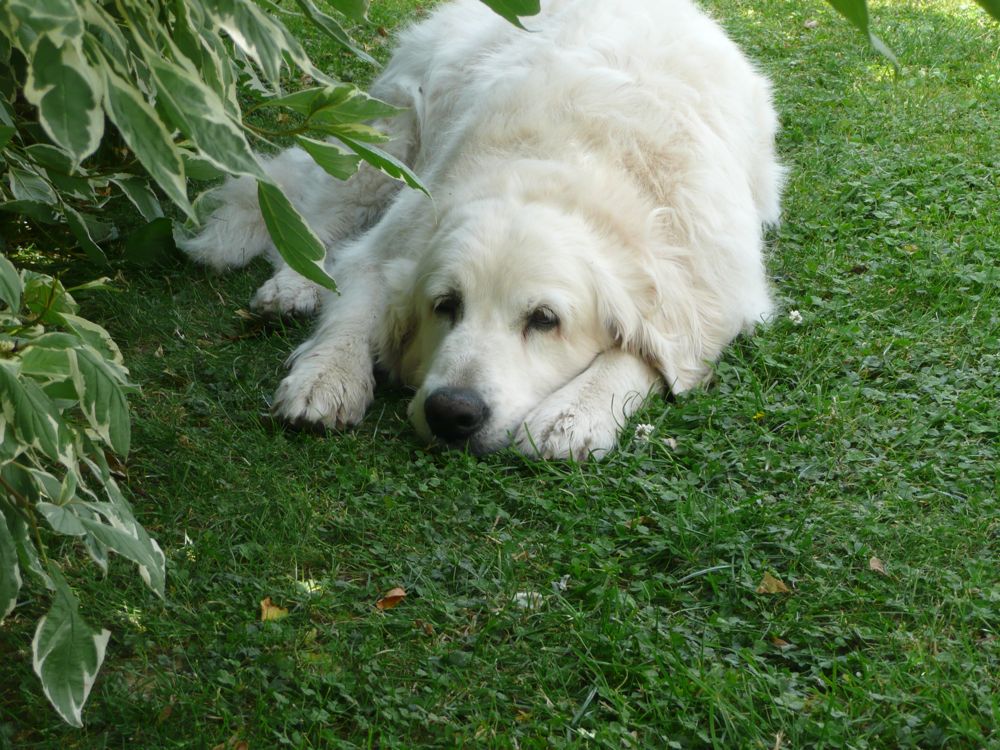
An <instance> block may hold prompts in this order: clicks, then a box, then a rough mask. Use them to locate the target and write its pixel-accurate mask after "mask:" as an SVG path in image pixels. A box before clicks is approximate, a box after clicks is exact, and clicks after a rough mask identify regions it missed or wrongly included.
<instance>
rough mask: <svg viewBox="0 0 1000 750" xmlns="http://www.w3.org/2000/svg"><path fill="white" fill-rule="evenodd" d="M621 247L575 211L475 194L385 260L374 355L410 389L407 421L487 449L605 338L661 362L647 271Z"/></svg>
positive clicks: (656, 304) (605, 345) (654, 293)
mask: <svg viewBox="0 0 1000 750" xmlns="http://www.w3.org/2000/svg"><path fill="white" fill-rule="evenodd" d="M625 244H627V243H626V242H625V240H624V239H623V238H622V236H620V233H616V232H615V231H613V229H612V228H610V227H607V226H602V225H600V224H598V223H595V222H594V218H593V217H592V216H585V215H584V214H582V213H580V212H572V211H566V210H563V209H562V208H559V207H554V206H552V205H545V204H540V203H534V204H527V205H526V204H524V203H518V204H517V205H512V204H511V203H510V202H508V201H501V200H480V201H470V202H469V203H467V204H465V205H464V206H463V207H462V208H461V210H456V211H455V212H453V213H452V214H451V215H449V216H447V217H444V218H443V219H442V221H441V222H440V223H439V224H438V226H437V228H436V230H435V233H434V236H433V238H432V239H431V240H430V241H429V242H428V243H427V248H426V251H425V252H424V253H423V254H422V255H421V256H420V257H418V258H416V259H410V258H407V259H403V260H396V261H393V262H392V264H390V266H389V268H388V269H387V279H388V286H389V305H388V312H387V314H386V319H385V324H384V326H383V335H382V341H381V349H382V358H383V361H385V362H386V363H388V364H389V365H390V366H391V367H393V369H395V370H396V372H397V374H398V375H399V376H400V377H401V379H402V380H403V381H404V382H406V383H408V384H410V385H412V386H414V387H416V388H417V392H416V395H415V397H414V399H413V401H412V403H411V405H410V410H409V413H410V418H411V421H412V422H413V424H414V426H415V427H416V429H417V431H418V432H419V433H420V434H421V435H422V436H424V437H425V438H428V439H430V438H436V439H437V440H439V441H441V442H443V443H445V444H449V445H468V446H469V448H470V449H471V450H473V451H474V452H477V453H486V452H489V451H493V450H497V449H499V448H502V447H504V446H506V445H507V444H508V443H509V442H510V438H511V436H512V434H513V433H514V432H515V431H516V430H517V429H518V427H519V426H520V425H521V424H522V422H523V421H524V419H525V417H526V416H527V415H528V414H529V413H530V412H531V410H532V409H533V408H534V407H536V406H537V405H539V404H540V403H541V402H542V401H543V400H544V399H545V398H546V397H547V396H549V395H550V394H552V393H553V392H555V391H556V390H557V389H559V388H560V387H561V386H563V385H565V384H567V383H569V382H570V381H571V380H572V379H573V378H574V377H576V376H577V375H578V374H580V373H581V372H582V371H583V370H585V369H586V368H587V367H588V365H590V363H591V362H592V361H593V360H594V358H595V357H596V356H597V355H598V354H600V353H601V352H603V351H606V350H607V349H609V348H611V347H622V348H624V349H626V350H629V351H632V352H633V353H635V354H636V355H638V356H640V357H643V358H645V359H647V360H648V361H650V362H651V363H653V364H654V365H655V366H661V365H663V360H664V353H665V350H667V349H669V348H670V346H671V343H670V342H665V341H664V340H663V337H662V336H660V335H659V334H658V333H657V332H656V330H655V328H653V327H651V326H650V323H651V322H652V321H653V320H654V319H657V318H662V312H657V311H660V310H661V308H662V305H661V304H660V299H659V297H660V292H659V289H658V286H657V281H656V279H655V278H654V276H653V274H652V273H651V271H650V266H651V264H650V263H647V262H643V261H644V260H648V259H643V258H638V257H636V255H637V253H638V252H639V250H638V249H637V248H634V247H626V246H625ZM691 326H692V324H690V323H687V324H685V325H684V326H682V328H686V333H690V332H691ZM660 369H661V371H662V372H665V373H667V372H669V371H668V370H666V369H665V368H664V367H662V366H661V367H660Z"/></svg>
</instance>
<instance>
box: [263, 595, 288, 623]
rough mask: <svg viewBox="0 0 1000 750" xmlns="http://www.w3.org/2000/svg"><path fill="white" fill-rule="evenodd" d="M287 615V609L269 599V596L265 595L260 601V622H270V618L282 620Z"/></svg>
mask: <svg viewBox="0 0 1000 750" xmlns="http://www.w3.org/2000/svg"><path fill="white" fill-rule="evenodd" d="M286 617H288V610H287V609H285V608H284V607H279V606H278V605H277V604H275V603H274V602H272V601H271V597H269V596H265V597H264V598H263V599H262V600H261V602H260V620H261V622H270V621H272V620H283V619H284V618H286Z"/></svg>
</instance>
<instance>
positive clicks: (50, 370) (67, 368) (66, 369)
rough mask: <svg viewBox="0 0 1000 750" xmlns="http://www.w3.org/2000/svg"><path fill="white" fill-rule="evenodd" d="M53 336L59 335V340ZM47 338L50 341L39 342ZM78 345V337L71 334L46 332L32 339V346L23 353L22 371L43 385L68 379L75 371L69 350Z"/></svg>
mask: <svg viewBox="0 0 1000 750" xmlns="http://www.w3.org/2000/svg"><path fill="white" fill-rule="evenodd" d="M52 337H58V340H57V341H52V340H51V338H52ZM46 338H49V339H50V341H48V342H46V344H40V343H39V342H41V341H42V339H46ZM77 345H78V342H77V339H76V338H75V337H73V336H70V335H69V334H66V333H49V334H46V335H45V336H42V337H41V338H39V339H36V340H35V341H32V342H31V346H29V347H28V348H27V349H26V350H25V352H24V354H23V355H21V373H22V374H24V375H28V376H30V377H32V378H34V379H35V380H38V381H40V382H41V383H42V384H43V385H44V384H46V383H52V382H58V381H61V380H67V379H69V378H70V376H71V375H72V373H73V364H72V362H71V361H70V355H69V351H68V350H69V349H71V348H73V347H74V346H77ZM50 347H52V348H50Z"/></svg>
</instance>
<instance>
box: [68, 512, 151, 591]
mask: <svg viewBox="0 0 1000 750" xmlns="http://www.w3.org/2000/svg"><path fill="white" fill-rule="evenodd" d="M85 505H86V507H88V508H90V509H92V510H96V511H98V512H100V514H101V515H102V516H104V517H105V518H106V519H107V520H108V522H109V523H110V524H111V525H110V526H109V525H108V524H105V523H101V522H100V521H97V520H94V519H93V518H87V517H85V516H80V523H82V524H83V526H84V528H86V530H87V533H88V534H92V535H93V536H94V537H95V538H96V539H97V540H98V541H99V542H100V543H101V544H103V545H104V546H105V547H107V548H108V549H109V550H111V551H112V552H116V553H118V554H119V555H121V556H122V557H124V558H126V559H128V560H131V561H132V562H134V563H135V564H136V565H138V566H139V575H141V576H142V580H143V581H145V582H146V585H147V586H149V588H150V589H152V590H153V592H154V593H155V594H157V595H158V596H160V597H161V598H162V597H163V596H164V593H165V590H166V575H167V569H166V557H165V556H164V554H163V550H161V549H160V545H158V544H157V543H156V542H155V541H154V540H153V539H150V537H149V534H147V533H146V530H145V529H143V528H142V526H141V525H139V523H138V522H137V521H136V520H135V519H134V518H133V517H132V514H131V513H130V512H129V511H128V509H127V508H125V507H123V506H120V505H117V504H114V503H85Z"/></svg>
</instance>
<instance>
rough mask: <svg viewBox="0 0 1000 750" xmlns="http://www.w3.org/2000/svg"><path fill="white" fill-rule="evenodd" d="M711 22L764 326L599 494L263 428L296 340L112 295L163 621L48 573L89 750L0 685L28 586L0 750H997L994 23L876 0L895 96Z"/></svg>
mask: <svg viewBox="0 0 1000 750" xmlns="http://www.w3.org/2000/svg"><path fill="white" fill-rule="evenodd" d="M421 5H429V3H423V4H421V3H417V2H412V0H394V2H385V3H380V2H379V0H375V2H374V12H373V16H374V20H375V23H374V26H381V27H389V28H391V27H392V26H394V25H396V24H397V23H399V22H401V21H402V20H404V19H405V18H406V17H409V16H411V15H412V14H413V13H414V12H419V9H420V7H421ZM709 5H710V6H711V8H712V12H713V13H714V14H715V15H716V16H717V17H718V18H719V19H721V21H722V22H723V24H724V25H725V26H726V28H727V29H728V30H729V31H730V32H731V33H732V34H733V36H734V37H736V38H737V39H738V40H739V41H740V42H741V44H742V45H743V46H744V47H745V48H746V49H747V51H748V52H749V53H750V54H751V55H752V56H753V57H754V58H755V59H757V60H758V61H759V62H760V64H761V66H762V67H763V68H764V69H765V70H766V71H767V72H768V73H769V74H770V75H771V76H772V77H773V79H774V81H775V83H776V87H777V98H778V104H779V109H780V111H781V113H782V119H783V123H784V129H783V133H782V136H781V151H782V153H783V156H784V159H785V161H786V162H787V163H788V164H789V165H790V166H791V168H792V172H791V179H790V182H789V185H788V189H787V195H786V201H785V223H784V225H783V226H782V228H781V229H780V230H779V231H777V232H776V233H774V235H773V237H772V238H771V248H772V249H771V253H770V268H771V271H772V274H773V277H774V280H775V288H776V292H777V296H778V298H779V299H780V301H781V304H782V307H783V310H784V312H783V313H782V314H781V315H780V316H779V318H778V319H777V321H776V322H774V323H773V324H772V325H770V326H769V327H767V328H765V329H763V330H761V331H760V333H759V334H758V335H757V336H755V337H754V338H752V339H748V340H741V341H739V342H737V344H736V345H735V346H734V347H733V348H732V349H731V350H730V351H729V352H728V353H727V355H726V356H725V357H724V359H723V361H722V362H720V363H719V365H718V367H717V377H716V380H715V383H714V384H713V385H712V386H711V387H710V388H708V389H707V390H705V391H703V392H699V393H695V394H692V395H690V396H689V397H685V398H682V399H679V400H678V401H677V402H675V403H665V402H662V401H658V402H656V403H653V404H650V405H649V406H648V407H647V408H646V409H645V410H644V411H643V412H642V413H641V414H640V415H639V416H638V418H637V419H636V423H640V422H641V423H649V424H652V425H653V426H654V430H653V432H652V435H651V436H650V438H649V439H648V440H641V439H638V438H635V437H633V433H634V429H632V428H629V429H627V430H626V433H625V435H626V437H625V440H624V445H623V447H622V449H621V450H619V451H617V452H615V453H614V454H612V455H611V456H610V457H609V458H608V459H607V460H606V461H605V462H603V463H598V464H587V465H571V464H566V463H538V462H528V461H525V460H522V459H520V458H518V457H516V456H514V455H511V454H500V455H495V456H490V457H487V458H475V457H472V456H468V455H464V454H461V453H442V452H438V451H436V450H429V449H427V448H426V447H425V446H423V445H422V444H420V443H419V442H418V441H417V440H416V438H415V436H414V433H413V431H412V430H411V428H410V427H409V426H408V425H407V423H406V419H405V406H406V394H405V393H403V392H399V391H392V390H390V391H383V392H382V393H381V394H380V395H379V397H378V400H377V401H376V403H375V405H374V407H373V408H372V410H371V412H370V414H369V416H368V418H367V419H366V420H365V422H364V423H363V424H362V425H361V426H360V427H359V428H358V429H357V430H355V431H353V432H351V433H348V434H344V435H335V436H328V437H318V436H315V435H307V434H285V433H281V432H274V431H271V430H268V429H266V428H265V427H264V426H263V425H262V423H261V421H260V419H259V415H260V413H261V412H262V411H263V410H264V409H265V399H266V398H267V397H268V396H269V394H270V393H271V391H272V389H273V388H274V386H275V385H276V383H277V382H278V379H279V378H280V376H281V373H282V370H283V367H282V359H283V358H284V356H285V355H286V354H287V353H288V352H289V351H290V349H291V348H292V347H293V346H294V345H295V344H296V343H298V342H299V341H301V340H302V339H303V338H304V337H305V335H306V332H307V330H308V325H307V324H290V325H287V326H286V327H282V326H277V327H270V328H261V327H259V326H256V325H253V324H251V323H247V322H246V321H244V320H242V319H241V318H240V317H239V316H237V314H236V311H237V310H238V309H240V308H242V307H244V306H245V304H246V300H247V299H248V298H249V296H250V294H251V292H252V291H253V289H254V288H255V286H256V285H257V284H258V283H260V282H261V281H262V280H263V279H264V278H266V275H267V269H266V268H265V267H264V266H263V265H257V266H253V267H252V268H251V269H249V270H248V271H246V272H243V273H238V274H234V275H231V276H225V277H220V276H215V275H212V274H210V273H208V272H206V271H204V270H202V269H199V268H194V267H191V266H188V265H185V264H182V263H178V264H176V265H174V266H172V267H170V268H169V269H167V270H165V271H162V272H156V273H150V272H140V271H136V270H127V269H126V270H125V271H124V273H123V274H122V275H121V277H120V286H121V288H122V290H123V293H121V294H118V295H109V296H105V297H100V298H97V297H91V298H90V299H88V300H87V304H86V309H85V312H86V313H87V314H88V315H90V316H92V317H94V318H95V319H96V320H99V321H103V322H105V323H106V325H107V326H108V327H109V329H110V330H111V331H112V333H113V334H114V336H115V337H116V339H117V340H118V341H119V342H120V344H121V345H122V348H123V350H124V352H125V357H126V361H127V363H128V365H129V366H130V368H131V370H132V374H133V376H134V379H135V380H136V381H137V382H139V383H141V384H142V393H141V395H139V396H137V397H134V398H133V399H132V407H133V411H134V437H133V445H134V450H133V453H132V454H131V455H130V456H129V460H128V466H127V470H126V471H127V479H126V481H125V484H126V485H127V487H128V488H129V490H130V493H131V496H132V498H133V502H134V505H135V509H136V513H137V515H138V517H139V518H140V520H141V521H142V522H143V523H144V524H145V525H146V528H147V529H148V530H149V531H150V533H151V534H152V535H153V536H154V537H156V538H157V539H158V540H159V542H160V544H161V545H162V547H163V549H164V551H165V552H166V554H167V558H168V564H169V570H168V598H167V600H166V602H160V601H158V600H157V599H156V598H155V597H154V596H153V595H152V594H150V593H149V592H148V591H147V590H146V589H145V588H144V587H143V585H142V584H141V582H140V581H139V579H138V576H137V575H135V571H134V569H133V568H132V566H131V565H129V564H128V563H126V562H124V561H121V560H118V561H116V562H115V563H114V564H113V565H112V570H111V574H110V576H109V579H108V580H107V581H103V582H102V581H96V580H94V571H93V566H92V565H90V564H88V563H87V561H86V560H85V559H84V558H83V557H81V556H77V555H75V554H70V556H69V557H68V561H67V563H66V568H65V569H66V573H67V577H68V578H69V580H70V581H71V582H72V583H73V584H74V586H75V587H76V589H77V590H78V592H79V594H80V598H81V599H82V600H83V602H84V607H85V612H84V614H85V616H86V617H87V618H88V620H89V621H90V622H91V623H93V624H94V625H103V626H105V627H108V628H110V629H111V630H112V632H113V636H112V639H111V643H110V645H109V648H108V658H107V661H106V663H105V667H104V670H103V672H102V674H101V676H100V678H99V680H98V682H97V685H96V687H95V689H94V692H93V694H92V696H91V698H90V702H89V704H88V706H87V709H86V711H85V713H84V718H85V721H86V722H87V726H86V728H85V729H84V730H72V729H69V728H67V727H65V726H63V725H61V724H60V723H59V722H58V720H57V718H56V716H55V714H54V713H53V712H52V711H51V709H50V708H49V706H48V704H47V702H46V700H45V698H44V696H43V695H42V692H41V689H40V686H39V683H38V681H37V679H36V678H35V676H34V674H33V673H32V671H31V659H30V648H29V643H30V639H31V635H32V631H33V627H34V623H35V622H36V621H37V618H38V617H39V616H40V615H41V614H42V613H43V612H44V611H45V609H46V607H47V597H46V596H45V595H43V594H41V593H40V592H38V591H34V594H33V595H34V597H35V598H31V596H30V595H29V597H28V599H27V601H24V602H22V604H21V606H19V607H18V609H17V610H15V613H14V614H13V615H12V616H11V617H10V618H8V620H7V623H6V624H5V626H4V628H3V630H0V748H53V749H54V748H142V749H145V748H214V747H220V748H232V749H233V750H235V749H236V748H251V749H257V748H274V747H282V746H290V747H377V748H412V747H421V746H427V747H429V746H435V747H458V746H467V747H524V748H528V747H552V746H555V747H562V746H574V747H576V746H580V747H590V746H593V747H607V748H631V747H634V748H664V747H678V748H687V747H718V748H764V749H767V750H770V749H771V748H807V747H808V748H813V747H817V748H819V747H827V748H897V747H920V748H928V747H947V748H972V749H975V748H996V747H1000V729H998V726H1000V505H998V499H997V479H998V473H1000V456H998V452H1000V451H998V447H1000V434H998V433H1000V335H998V334H1000V270H998V260H997V259H998V255H1000V149H998V147H997V136H998V132H1000V73H998V71H1000V54H998V50H1000V26H998V25H997V24H995V23H993V22H991V21H990V20H989V19H988V18H987V16H986V15H985V14H983V13H982V12H981V11H980V10H979V9H978V8H977V7H976V6H975V5H974V4H973V3H971V2H958V1H957V0H938V1H937V2H933V3H930V2H888V3H887V2H879V3H876V5H875V6H874V7H873V16H874V18H875V22H876V25H877V29H878V30H879V32H880V34H881V35H882V37H883V38H884V39H885V40H886V41H887V42H888V43H889V44H890V45H891V46H892V47H893V48H894V49H895V51H896V52H897V53H898V54H899V55H900V57H901V58H902V60H903V62H904V65H905V71H904V73H903V75H901V76H900V77H898V78H896V77H894V75H893V73H892V70H891V68H889V67H888V66H887V65H886V63H885V62H884V61H883V60H882V59H881V58H879V57H878V56H877V55H875V54H874V53H873V52H871V51H870V50H869V49H867V48H866V47H865V46H864V44H863V41H862V39H861V38H860V37H859V36H857V35H856V34H855V33H854V32H853V31H852V30H851V29H850V28H849V27H848V26H847V24H846V23H845V22H843V21H842V20H840V19H839V18H838V17H836V16H835V15H834V13H833V12H832V11H831V10H830V9H829V8H828V7H827V6H826V4H825V3H822V2H820V0H813V1H812V2H808V3H807V2H803V1H801V0H782V1H780V2H779V0H753V1H752V2H751V1H750V0H711V2H709ZM812 21H815V22H817V24H816V25H814V24H813V23H812ZM807 22H809V23H807ZM383 30H384V29H383ZM364 38H365V39H366V40H367V41H368V43H369V45H370V46H371V48H372V49H374V50H375V51H376V52H378V53H379V54H380V55H384V53H385V51H386V47H387V44H388V43H387V42H386V41H385V37H384V36H383V35H382V34H381V33H376V32H374V31H372V32H370V33H366V34H364ZM318 44H319V41H318V40H313V52H314V54H315V56H316V57H317V58H319V59H320V60H321V61H322V62H323V64H325V65H327V66H333V67H337V66H342V65H345V64H344V63H343V57H342V56H341V55H340V54H339V53H336V52H329V51H326V52H324V51H323V50H322V49H319V48H318V47H317V45H318ZM341 69H343V70H345V71H346V74H348V75H351V76H355V77H358V78H359V80H363V77H364V76H367V75H370V73H368V72H366V71H365V70H364V69H363V68H362V67H360V66H359V65H357V64H356V63H351V64H347V65H346V66H345V67H343V68H341ZM793 310H795V311H798V313H799V315H800V316H801V322H795V321H793V320H792V319H791V317H790V316H789V313H790V312H791V311H793ZM633 426H634V425H633ZM873 558H874V559H873ZM766 574H770V575H771V576H774V577H775V578H777V579H780V581H782V582H784V584H786V586H787V588H788V589H789V590H788V592H787V593H775V594H767V593H758V592H757V589H758V587H759V586H760V585H761V583H762V580H763V579H764V577H765V575H766ZM396 586H402V587H404V588H405V589H406V591H407V592H408V594H407V596H406V598H405V599H404V600H403V601H402V603H400V604H399V605H398V606H397V607H395V608H393V609H388V610H384V611H380V610H379V609H377V608H376V607H375V602H376V601H377V600H378V599H379V598H380V596H382V595H383V594H384V592H386V591H387V590H389V589H391V588H393V587H396ZM265 597H271V599H272V600H273V602H274V603H275V604H277V605H279V606H281V607H284V608H286V609H288V610H289V615H288V616H287V617H286V618H284V619H282V620H279V621H276V622H266V623H262V622H261V621H260V611H259V602H260V601H261V600H262V599H264V598H265ZM241 743H246V744H241Z"/></svg>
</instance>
